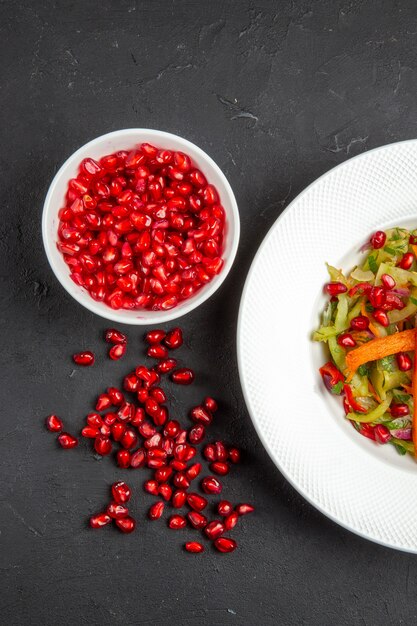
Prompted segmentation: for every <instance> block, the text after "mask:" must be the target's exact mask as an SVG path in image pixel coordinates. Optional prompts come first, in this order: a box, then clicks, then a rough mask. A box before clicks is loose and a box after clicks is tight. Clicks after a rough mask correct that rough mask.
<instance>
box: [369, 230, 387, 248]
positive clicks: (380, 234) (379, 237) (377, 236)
mask: <svg viewBox="0 0 417 626" xmlns="http://www.w3.org/2000/svg"><path fill="white" fill-rule="evenodd" d="M386 240H387V236H386V234H385V233H384V231H383V230H377V231H376V233H374V234H373V235H372V237H371V245H372V247H373V248H374V249H375V250H379V248H382V247H383V246H384V245H385V242H386Z"/></svg>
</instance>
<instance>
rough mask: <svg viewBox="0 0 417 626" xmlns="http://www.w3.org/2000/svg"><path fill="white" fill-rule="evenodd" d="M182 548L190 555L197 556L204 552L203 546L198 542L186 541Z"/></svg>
mask: <svg viewBox="0 0 417 626" xmlns="http://www.w3.org/2000/svg"><path fill="white" fill-rule="evenodd" d="M184 547H185V549H186V550H187V552H191V553H192V554H198V553H199V552H204V546H203V545H202V544H201V543H199V542H198V541H187V543H186V544H185V546H184Z"/></svg>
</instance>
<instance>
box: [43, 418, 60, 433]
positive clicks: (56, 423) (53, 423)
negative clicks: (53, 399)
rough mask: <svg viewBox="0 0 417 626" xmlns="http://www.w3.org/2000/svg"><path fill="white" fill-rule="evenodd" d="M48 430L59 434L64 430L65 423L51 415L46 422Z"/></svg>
mask: <svg viewBox="0 0 417 626" xmlns="http://www.w3.org/2000/svg"><path fill="white" fill-rule="evenodd" d="M45 424H46V428H47V429H48V430H49V431H50V432H51V433H59V432H60V431H61V430H62V429H63V428H64V423H63V421H62V419H61V418H60V417H58V416H57V415H49V416H48V417H47V418H46V421H45Z"/></svg>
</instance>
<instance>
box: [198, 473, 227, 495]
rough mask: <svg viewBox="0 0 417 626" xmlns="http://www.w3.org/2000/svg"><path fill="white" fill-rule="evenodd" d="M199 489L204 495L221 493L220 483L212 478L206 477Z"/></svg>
mask: <svg viewBox="0 0 417 626" xmlns="http://www.w3.org/2000/svg"><path fill="white" fill-rule="evenodd" d="M201 488H202V490H203V491H204V493H209V494H210V493H214V494H219V493H221V491H222V485H221V483H220V482H219V481H218V480H217V478H215V477H214V476H206V477H205V478H203V480H202V481H201Z"/></svg>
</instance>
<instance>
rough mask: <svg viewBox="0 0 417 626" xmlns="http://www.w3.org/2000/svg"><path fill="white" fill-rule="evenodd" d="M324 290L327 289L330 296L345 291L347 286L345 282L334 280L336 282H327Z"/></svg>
mask: <svg viewBox="0 0 417 626" xmlns="http://www.w3.org/2000/svg"><path fill="white" fill-rule="evenodd" d="M324 290H325V291H326V293H328V294H329V296H332V297H333V296H338V295H340V294H341V293H345V292H346V291H347V287H346V285H344V284H343V283H338V282H334V283H327V284H326V285H325V286H324Z"/></svg>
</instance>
